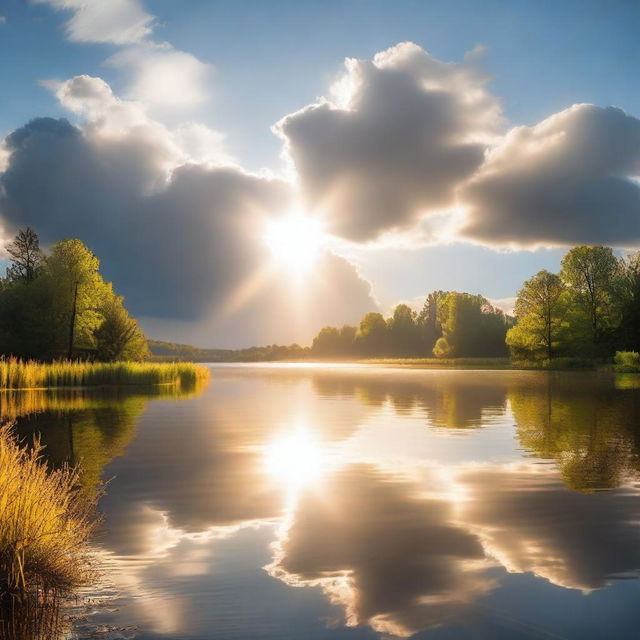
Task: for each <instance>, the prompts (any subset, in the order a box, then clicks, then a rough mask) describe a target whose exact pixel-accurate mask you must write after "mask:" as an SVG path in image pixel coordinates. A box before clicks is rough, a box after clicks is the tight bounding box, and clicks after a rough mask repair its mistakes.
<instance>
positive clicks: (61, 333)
mask: <svg viewBox="0 0 640 640" xmlns="http://www.w3.org/2000/svg"><path fill="white" fill-rule="evenodd" d="M99 267H100V261H99V260H98V258H96V256H94V255H93V253H91V251H89V249H88V248H87V247H86V246H85V245H84V244H83V243H82V242H81V241H80V240H78V239H77V238H74V239H71V240H62V241H61V242H58V243H57V244H56V245H55V246H54V247H53V250H52V252H51V256H50V257H49V258H48V259H47V263H46V276H47V278H48V281H49V284H50V286H51V287H52V290H53V291H54V296H53V298H54V309H53V314H52V315H53V318H54V321H55V323H56V325H57V327H58V335H57V340H56V342H57V346H58V348H59V350H60V351H61V353H66V356H67V357H68V358H73V356H74V350H75V349H76V348H81V349H85V350H86V349H93V348H95V340H94V332H95V330H96V329H97V328H98V327H99V326H100V324H101V323H102V315H101V312H100V310H101V309H102V308H103V306H104V304H105V302H106V300H107V299H108V298H109V296H113V292H112V290H111V285H110V284H107V283H105V281H104V280H103V279H102V276H101V275H100V273H99Z"/></svg>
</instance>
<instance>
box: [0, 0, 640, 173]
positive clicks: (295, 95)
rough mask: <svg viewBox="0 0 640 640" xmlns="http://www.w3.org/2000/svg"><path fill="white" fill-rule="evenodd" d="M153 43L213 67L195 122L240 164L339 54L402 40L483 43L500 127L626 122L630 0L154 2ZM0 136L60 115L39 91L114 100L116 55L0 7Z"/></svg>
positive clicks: (637, 53) (445, 51) (44, 19)
mask: <svg viewBox="0 0 640 640" xmlns="http://www.w3.org/2000/svg"><path fill="white" fill-rule="evenodd" d="M145 6H146V9H147V10H148V11H149V12H151V13H152V14H154V15H155V16H157V20H158V27H157V29H156V36H157V38H158V39H163V40H168V41H170V42H171V43H172V44H173V45H174V46H175V47H177V48H178V49H181V50H184V51H188V52H190V53H192V54H194V55H195V56H197V57H198V58H199V59H201V60H203V61H205V62H208V63H211V64H212V65H213V66H214V67H215V75H214V86H213V97H212V100H211V103H210V104H207V105H206V107H204V108H202V109H201V112H200V113H198V114H197V115H198V116H199V118H200V119H202V120H204V121H206V122H207V123H208V124H210V125H212V126H215V127H216V128H219V129H222V130H224V131H225V132H228V136H229V138H230V146H231V147H232V149H233V150H234V151H235V152H236V154H237V155H238V156H239V157H240V159H241V160H242V161H243V163H245V165H246V166H248V167H249V168H257V167H261V166H270V165H273V164H274V163H275V162H277V159H278V154H279V152H280V143H279V141H278V140H277V139H276V138H275V137H274V136H273V135H272V134H271V133H270V131H269V127H270V126H271V125H272V124H273V123H274V122H276V121H277V120H278V119H279V118H281V117H282V116H283V115H284V114H286V113H289V112H290V111H292V110H295V109H297V108H300V107H302V106H304V105H306V104H308V103H310V102H313V100H314V99H315V98H316V97H317V96H320V95H322V94H323V93H325V91H326V87H327V84H328V83H330V82H331V81H332V79H333V78H334V77H335V76H336V75H337V74H338V72H339V71H340V69H341V65H342V61H343V59H344V58H345V57H362V58H370V57H371V56H372V55H374V54H375V53H376V52H378V51H381V50H383V49H386V48H388V47H389V46H392V45H394V44H396V43H398V42H402V41H404V40H411V41H413V42H416V43H417V44H419V45H421V46H423V47H424V48H425V49H426V50H428V51H429V52H430V53H432V54H433V55H434V56H435V57H437V58H439V59H441V60H446V61H460V60H461V59H462V58H463V56H464V54H465V52H467V51H469V50H471V49H472V48H473V47H474V46H476V45H478V44H480V45H484V46H485V47H486V48H487V51H486V58H485V60H486V63H485V64H486V69H487V71H488V73H489V74H490V75H491V76H492V77H493V81H492V83H491V88H492V89H493V91H494V92H495V93H497V94H498V95H499V96H500V97H501V98H502V100H503V105H504V110H505V114H506V116H507V118H508V119H509V120H510V121H511V122H512V123H515V124H533V123H534V122H536V121H538V120H541V119H542V118H544V117H546V116H548V115H550V114H552V113H554V112H556V111H559V110H561V109H563V108H565V107H567V106H569V105H571V104H573V103H575V102H593V103H594V104H598V105H602V106H605V105H616V106H619V107H621V108H623V109H625V110H626V111H628V112H630V113H636V114H637V113H638V110H639V105H640V84H639V83H638V82H637V77H638V65H639V64H640V38H639V37H638V34H639V33H640V3H638V2H637V1H636V0H599V1H598V0H561V1H558V0H555V1H554V0H536V1H532V0H498V1H496V0H493V1H492V0H427V1H425V0H417V1H406V0H393V1H391V0H383V1H381V0H316V1H314V0H273V1H268V0H267V1H265V0H253V1H244V0H233V1H217V0H180V1H179V2H177V1H176V0H155V1H148V2H147V3H146V5H145ZM0 7H1V9H0V15H4V16H5V17H6V24H4V25H3V26H2V31H0V60H2V61H3V63H2V65H1V66H0V81H1V82H2V86H3V87H4V88H5V93H4V95H5V99H4V100H2V109H1V110H0V131H4V132H5V133H6V132H8V131H9V130H11V129H13V128H15V127H18V126H20V125H21V124H23V123H24V122H25V120H27V119H29V118H31V117H36V116H39V115H44V114H46V115H66V114H64V113H63V110H62V109H60V108H59V107H58V106H57V105H56V102H55V100H54V98H53V96H51V94H50V93H49V92H48V91H46V90H45V89H43V88H42V87H40V86H39V85H38V81H39V80H41V79H44V78H51V77H57V78H61V79H64V78H67V77H71V76H73V75H76V74H80V73H87V74H90V75H98V76H100V77H103V78H104V79H105V80H106V81H107V82H109V83H110V84H111V85H112V87H113V88H114V90H115V91H116V92H118V90H119V89H121V88H123V86H124V83H123V81H122V80H121V78H119V73H118V70H115V69H111V68H108V67H105V65H104V61H105V59H106V58H107V57H108V56H109V55H110V54H111V53H113V51H114V50H115V49H116V47H114V46H113V45H108V44H84V43H73V42H67V41H65V39H64V33H63V25H64V23H65V22H66V20H67V19H68V15H69V14H68V12H64V11H54V10H53V9H51V8H50V7H48V6H46V5H30V4H28V3H26V2H24V1H23V0H2V2H0Z"/></svg>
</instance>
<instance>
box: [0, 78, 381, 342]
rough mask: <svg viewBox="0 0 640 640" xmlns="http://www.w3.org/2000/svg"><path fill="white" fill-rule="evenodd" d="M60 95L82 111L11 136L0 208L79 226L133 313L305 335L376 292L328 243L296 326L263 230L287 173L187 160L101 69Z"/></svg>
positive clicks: (208, 329) (248, 335)
mask: <svg viewBox="0 0 640 640" xmlns="http://www.w3.org/2000/svg"><path fill="white" fill-rule="evenodd" d="M57 95H58V96H59V98H60V100H61V102H62V103H63V104H64V105H66V106H67V107H69V108H71V109H73V110H74V111H76V112H77V113H82V114H84V115H85V117H86V118H88V122H87V124H86V125H85V126H84V127H83V128H78V127H76V126H73V125H71V124H70V123H69V122H67V121H66V120H53V119H50V118H42V119H38V120H34V121H32V122H30V123H29V124H27V125H25V126H24V127H22V128H20V129H18V130H16V131H14V132H13V133H11V134H10V135H9V136H8V137H7V138H6V140H5V146H6V149H7V150H8V152H9V154H10V155H9V160H8V167H7V169H6V171H5V172H4V173H3V174H1V175H0V186H1V187H2V195H1V196H0V212H1V214H2V217H3V219H4V222H5V224H6V226H8V227H9V229H11V228H13V229H15V228H16V227H19V226H24V225H27V224H28V225H31V226H33V227H34V228H36V229H37V230H38V231H39V232H40V234H41V236H42V239H43V240H44V241H45V242H47V243H51V242H54V241H56V240H58V239H60V238H62V237H69V236H77V237H80V238H81V239H82V240H83V241H85V242H86V243H87V244H89V245H90V246H91V248H92V249H93V250H94V251H95V252H96V254H97V255H98V256H99V257H100V258H102V260H103V266H104V269H105V273H106V275H107V276H108V277H109V278H111V279H113V280H114V282H115V286H116V288H117V289H118V290H119V291H121V292H122V293H124V294H125V296H126V297H127V300H128V303H129V306H130V308H131V310H132V311H133V312H134V313H136V314H138V315H141V316H147V317H149V318H165V320H169V321H171V322H173V321H175V320H182V321H183V322H184V323H186V324H184V325H182V326H181V328H179V329H176V330H173V331H171V336H170V337H171V338H174V339H187V338H189V339H194V337H195V338H197V339H198V340H201V341H202V340H204V341H206V342H205V344H227V345H239V344H242V343H244V342H245V341H255V342H264V341H268V342H270V341H276V340H279V341H289V340H291V339H299V340H307V339H309V337H310V335H312V333H313V331H315V330H317V329H318V328H319V327H320V326H321V325H322V324H323V323H326V322H334V323H338V322H342V321H344V318H343V317H342V316H343V314H344V309H345V308H348V310H349V314H350V315H353V316H354V317H353V318H352V320H355V319H356V318H357V317H359V316H360V315H361V314H362V313H363V312H364V311H366V310H369V309H371V308H372V307H373V306H374V304H373V302H372V300H371V299H370V297H369V286H368V284H367V283H366V282H364V281H363V280H361V279H360V278H359V277H358V276H357V274H356V272H355V270H354V269H353V267H351V265H349V264H348V263H346V261H344V260H342V259H341V258H337V257H336V256H333V255H332V254H326V255H324V257H322V258H321V259H320V262H319V266H318V270H319V271H320V272H321V273H322V274H323V276H324V281H323V280H321V279H320V278H312V277H310V278H309V279H308V282H307V285H308V290H307V293H308V296H307V300H308V301H309V308H308V309H307V311H308V317H307V318H306V319H304V321H301V322H300V327H297V329H298V330H297V331H296V327H292V326H291V325H292V318H293V317H294V315H295V314H294V309H295V300H294V299H293V298H292V296H291V295H290V290H291V287H290V286H289V283H288V282H287V281H286V279H284V278H283V274H282V273H281V272H278V271H275V270H274V271H273V272H270V271H269V269H268V267H267V265H268V264H269V262H270V260H271V256H270V255H269V252H268V249H267V247H266V244H265V243H264V242H263V240H262V234H264V229H265V225H266V223H267V221H268V220H272V219H274V218H275V217H277V216H281V215H283V214H285V213H286V211H287V210H288V208H289V207H290V206H291V202H292V196H293V194H292V192H291V189H290V187H289V186H288V185H287V184H286V183H284V182H282V181H279V180H274V179H267V178H262V177H258V176H255V175H251V174H247V173H245V172H243V171H242V170H240V169H239V168H237V167H233V166H215V165H212V164H202V163H201V164H194V163H188V162H187V158H188V149H186V148H185V147H184V146H183V145H184V140H185V136H184V133H185V131H184V128H179V129H177V130H175V131H172V130H169V129H168V128H166V127H164V126H163V125H161V124H159V123H158V122H156V121H153V120H151V119H149V118H148V117H147V116H146V114H145V112H144V110H143V109H142V107H141V106H140V105H139V104H137V103H131V102H126V101H121V100H118V99H117V98H115V97H114V96H113V94H112V93H111V90H110V88H109V87H108V85H106V84H105V83H104V82H103V81H101V80H100V79H97V78H89V77H87V76H84V77H78V78H75V79H73V80H71V81H69V82H67V83H65V84H63V85H60V86H58V87H57ZM224 160H225V156H224V153H222V157H221V158H220V161H221V162H224ZM329 283H330V286H329ZM239 292H242V295H241V296H239V295H238V294H239ZM230 301H234V303H233V304H232V305H230ZM223 311H224V313H222V312H223ZM347 319H349V318H347ZM205 320H206V321H205ZM162 328H163V329H168V328H170V327H168V325H167V323H166V322H165V323H164V324H163V325H162ZM174 328H175V327H174ZM158 335H161V334H158ZM165 335H166V334H165Z"/></svg>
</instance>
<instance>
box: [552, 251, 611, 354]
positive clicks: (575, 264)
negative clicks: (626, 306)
mask: <svg viewBox="0 0 640 640" xmlns="http://www.w3.org/2000/svg"><path fill="white" fill-rule="evenodd" d="M560 277H561V278H562V280H563V281H564V282H565V284H566V285H567V287H568V289H569V292H570V294H571V297H572V302H573V303H574V304H575V306H576V308H577V309H578V310H580V311H581V312H582V313H584V315H585V316H586V319H587V322H588V326H589V330H590V340H591V342H592V344H597V343H599V342H602V341H603V338H604V336H605V334H606V333H607V332H610V331H611V329H613V328H614V327H615V326H616V324H617V322H618V321H619V311H620V307H619V291H617V289H618V287H619V284H620V266H619V263H618V260H617V259H616V257H615V256H614V255H613V250H612V249H610V248H609V247H600V246H595V247H589V246H580V247H574V248H573V249H571V250H570V251H569V252H568V253H567V254H566V255H565V256H564V258H563V259H562V271H561V272H560ZM574 324H575V323H574Z"/></svg>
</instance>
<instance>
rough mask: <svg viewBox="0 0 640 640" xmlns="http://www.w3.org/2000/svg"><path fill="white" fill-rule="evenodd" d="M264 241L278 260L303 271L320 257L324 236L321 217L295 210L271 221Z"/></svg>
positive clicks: (296, 270)
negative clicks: (318, 218)
mask: <svg viewBox="0 0 640 640" xmlns="http://www.w3.org/2000/svg"><path fill="white" fill-rule="evenodd" d="M264 241H265V243H266V245H267V246H268V247H269V249H270V250H271V252H272V254H273V256H274V258H275V259H276V260H277V261H278V262H280V263H281V264H283V265H284V266H285V267H287V268H288V269H290V270H291V271H292V272H294V273H295V272H297V273H300V272H304V271H307V270H308V269H309V268H310V267H312V266H313V264H314V263H315V262H316V260H317V259H318V256H319V255H320V250H321V249H322V246H323V244H324V241H325V235H324V231H323V228H322V225H321V224H320V222H319V221H318V220H316V219H315V218H312V217H310V216H307V215H304V214H301V213H294V214H290V215H288V216H286V217H285V218H281V219H279V220H275V221H273V222H271V223H269V224H268V226H267V230H266V233H265V235H264Z"/></svg>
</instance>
